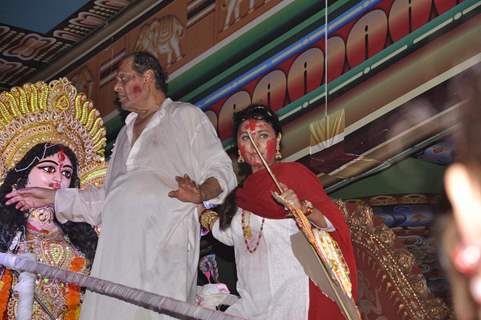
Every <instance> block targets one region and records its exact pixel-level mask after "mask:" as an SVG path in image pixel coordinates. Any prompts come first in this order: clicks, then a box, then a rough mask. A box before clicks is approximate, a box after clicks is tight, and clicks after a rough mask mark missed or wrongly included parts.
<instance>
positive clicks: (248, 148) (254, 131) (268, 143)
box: [237, 119, 281, 172]
mask: <svg viewBox="0 0 481 320" xmlns="http://www.w3.org/2000/svg"><path fill="white" fill-rule="evenodd" d="M248 132H249V133H250V134H251V136H252V138H253V139H254V141H255V142H256V144H257V147H258V148H259V151H260V152H261V154H262V156H263V157H264V159H265V160H266V162H267V163H268V164H269V165H271V164H273V163H274V162H275V155H276V151H277V144H278V143H279V142H280V139H281V136H280V135H276V132H275V131H274V128H272V126H271V125H270V124H269V123H267V122H265V121H263V120H257V119H248V120H246V121H244V122H243V123H242V124H241V125H240V127H239V130H238V133H237V146H238V148H239V152H240V154H241V156H242V157H243V158H244V160H245V162H246V163H247V164H249V165H250V166H251V168H252V171H254V172H255V171H257V170H259V169H262V168H264V166H263V164H262V161H261V159H260V158H259V156H258V155H257V153H256V150H255V149H254V146H253V145H252V143H251V141H250V139H249V136H248V134H247V133H248Z"/></svg>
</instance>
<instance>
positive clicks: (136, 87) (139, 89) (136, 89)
mask: <svg viewBox="0 0 481 320" xmlns="http://www.w3.org/2000/svg"><path fill="white" fill-rule="evenodd" d="M132 90H133V91H134V93H141V92H142V87H141V86H139V85H135V86H134V87H133V89H132Z"/></svg>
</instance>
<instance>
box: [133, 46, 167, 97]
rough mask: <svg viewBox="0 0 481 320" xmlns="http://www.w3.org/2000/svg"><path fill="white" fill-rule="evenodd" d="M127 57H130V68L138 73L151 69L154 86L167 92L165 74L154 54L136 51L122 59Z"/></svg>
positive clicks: (141, 73)
mask: <svg viewBox="0 0 481 320" xmlns="http://www.w3.org/2000/svg"><path fill="white" fill-rule="evenodd" d="M128 58H132V68H133V69H134V70H135V71H136V72H137V73H138V74H139V75H143V74H144V72H145V71H147V70H152V72H153V73H154V75H155V87H156V88H157V89H160V90H162V92H163V93H164V94H167V74H166V73H165V72H164V70H163V69H162V66H161V65H160V62H159V60H158V59H157V58H156V57H155V56H154V55H152V54H150V53H149V52H146V51H136V52H133V53H131V54H129V55H128V56H127V57H125V58H124V60H126V59H128Z"/></svg>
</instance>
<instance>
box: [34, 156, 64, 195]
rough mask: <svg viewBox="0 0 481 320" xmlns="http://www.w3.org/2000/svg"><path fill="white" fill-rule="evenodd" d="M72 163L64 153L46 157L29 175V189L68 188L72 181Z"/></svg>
mask: <svg viewBox="0 0 481 320" xmlns="http://www.w3.org/2000/svg"><path fill="white" fill-rule="evenodd" d="M72 174H73V167H72V161H70V159H69V158H68V157H67V156H66V155H65V153H64V152H63V151H59V152H57V153H55V154H53V155H51V156H48V157H45V158H43V159H42V160H40V161H39V163H37V165H36V166H35V167H33V168H32V170H31V171H30V173H29V174H28V182H27V187H42V188H48V189H61V188H68V187H69V186H70V182H71V181H72Z"/></svg>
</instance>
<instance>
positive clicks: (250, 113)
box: [215, 104, 282, 230]
mask: <svg viewBox="0 0 481 320" xmlns="http://www.w3.org/2000/svg"><path fill="white" fill-rule="evenodd" d="M233 117H234V119H233V132H232V138H233V139H234V141H235V152H236V153H237V133H238V131H239V128H240V126H241V125H242V123H243V122H244V121H246V120H250V119H256V120H263V121H265V122H267V123H268V124H270V125H271V126H272V128H273V129H274V132H275V133H276V135H279V134H280V133H282V127H281V123H280V121H279V118H278V117H277V115H276V113H275V112H274V111H272V110H271V108H269V107H267V106H265V105H262V104H251V105H249V106H248V107H246V108H245V109H242V110H241V111H239V112H235V113H234V115H233ZM238 166H239V175H240V176H241V177H247V176H248V175H250V174H251V173H252V170H251V167H250V166H249V165H248V164H246V163H239V164H238ZM239 186H242V182H241V183H239ZM236 190H237V188H236V189H234V190H233V191H232V192H231V193H230V194H229V195H228V196H227V197H226V199H225V201H224V203H223V204H222V205H220V206H219V207H218V208H216V210H215V211H216V212H218V213H219V223H220V228H221V229H222V230H224V229H226V228H228V227H229V226H230V224H231V222H232V219H233V218H234V216H235V214H236V212H237V204H236V201H235V193H236Z"/></svg>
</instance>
